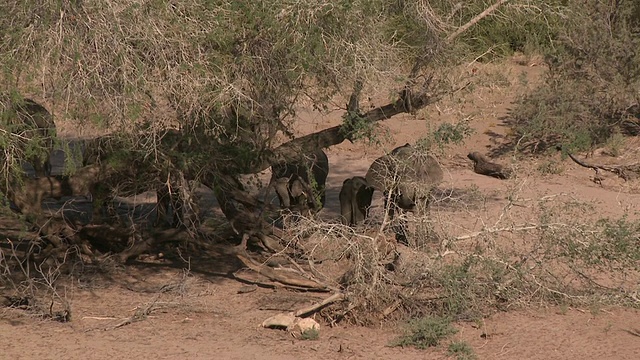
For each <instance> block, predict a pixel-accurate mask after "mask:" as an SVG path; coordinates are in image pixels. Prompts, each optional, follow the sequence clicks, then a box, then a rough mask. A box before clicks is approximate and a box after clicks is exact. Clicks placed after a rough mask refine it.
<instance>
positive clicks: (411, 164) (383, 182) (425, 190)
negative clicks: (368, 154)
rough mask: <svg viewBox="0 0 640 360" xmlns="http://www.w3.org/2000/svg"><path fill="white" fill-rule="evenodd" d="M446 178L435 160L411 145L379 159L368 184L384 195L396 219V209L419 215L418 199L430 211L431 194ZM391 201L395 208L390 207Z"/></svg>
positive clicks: (368, 176)
mask: <svg viewBox="0 0 640 360" xmlns="http://www.w3.org/2000/svg"><path fill="white" fill-rule="evenodd" d="M443 176H444V173H443V171H442V168H441V167H440V165H439V164H438V161H437V160H436V159H435V158H434V157H433V156H431V155H428V154H424V153H421V152H419V151H417V150H416V149H415V148H414V147H413V146H411V145H410V144H408V143H407V144H405V145H403V146H399V147H397V148H395V149H393V150H392V151H391V152H390V153H389V154H387V155H384V156H381V157H379V158H377V159H376V160H375V161H374V162H373V163H372V164H371V166H370V167H369V170H368V171H367V175H366V180H367V183H368V184H369V186H371V187H373V188H374V189H376V190H379V191H382V192H383V193H384V198H385V208H387V209H388V212H389V217H390V218H393V216H394V214H395V210H396V207H397V208H399V209H401V210H404V211H415V210H416V205H417V202H416V201H417V200H418V199H420V200H422V201H424V204H425V207H426V208H428V206H429V202H430V201H429V198H430V195H431V191H432V190H433V188H434V187H435V186H436V185H438V184H439V183H440V182H441V181H442V179H443ZM388 200H390V202H391V204H387V201H388ZM389 205H391V206H389ZM402 227H403V228H404V226H402ZM396 239H398V240H399V241H402V242H406V238H405V237H404V235H403V234H398V233H397V234H396Z"/></svg>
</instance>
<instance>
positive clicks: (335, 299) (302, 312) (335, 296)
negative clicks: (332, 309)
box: [294, 292, 345, 316]
mask: <svg viewBox="0 0 640 360" xmlns="http://www.w3.org/2000/svg"><path fill="white" fill-rule="evenodd" d="M344 299H345V296H344V293H341V292H338V293H335V294H333V295H331V296H329V297H328V298H326V299H324V300H322V301H321V302H319V303H317V304H313V305H311V306H308V307H306V308H302V309H299V310H298V311H296V312H295V313H294V315H295V316H304V315H309V314H311V313H313V312H316V311H318V310H320V309H322V308H323V307H325V306H327V305H329V304H333V303H334V302H338V301H342V300H344Z"/></svg>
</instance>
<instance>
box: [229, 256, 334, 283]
mask: <svg viewBox="0 0 640 360" xmlns="http://www.w3.org/2000/svg"><path fill="white" fill-rule="evenodd" d="M236 256H237V257H238V259H239V260H240V261H242V263H243V264H244V265H245V266H246V267H248V268H249V269H251V270H253V271H255V272H256V273H258V274H260V275H263V276H265V277H267V278H269V279H270V280H274V281H277V282H280V283H282V284H284V285H291V286H296V287H300V288H305V289H307V290H315V291H328V287H327V286H326V285H324V284H320V283H318V282H316V281H313V280H309V279H307V278H305V277H303V276H301V275H299V274H298V273H295V272H289V273H282V272H278V271H276V270H274V269H272V268H270V267H268V266H266V265H262V264H259V263H257V262H256V261H254V260H253V259H251V258H249V257H248V256H247V255H246V254H236Z"/></svg>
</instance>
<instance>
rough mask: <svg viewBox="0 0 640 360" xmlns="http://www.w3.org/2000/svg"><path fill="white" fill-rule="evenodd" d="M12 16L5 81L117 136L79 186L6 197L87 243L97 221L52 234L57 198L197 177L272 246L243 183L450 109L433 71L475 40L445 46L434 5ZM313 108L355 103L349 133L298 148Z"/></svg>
mask: <svg viewBox="0 0 640 360" xmlns="http://www.w3.org/2000/svg"><path fill="white" fill-rule="evenodd" d="M502 2H504V1H501V2H500V3H502ZM418 10H419V11H418ZM0 14H3V15H0V35H1V36H2V38H3V39H5V41H3V42H2V43H0V64H2V67H3V74H2V77H1V78H0V81H1V83H2V85H3V87H4V88H5V89H8V92H11V93H13V94H17V96H20V94H37V95H38V96H39V97H40V98H41V99H44V100H45V101H46V102H47V105H49V106H50V107H51V108H52V109H53V112H54V113H55V114H56V116H57V119H58V120H61V119H65V120H66V121H72V122H76V123H77V124H85V123H88V122H89V123H92V124H94V125H99V126H100V127H102V128H104V129H107V130H108V132H109V133H110V135H109V137H108V138H102V139H99V141H98V142H99V143H100V144H101V146H99V147H100V148H101V149H102V153H101V155H99V156H98V159H99V160H100V161H97V162H94V163H93V164H89V165H87V166H85V167H84V168H81V169H79V170H77V171H76V172H75V174H72V175H70V176H64V177H56V178H49V179H36V180H34V179H26V178H24V177H23V176H22V174H20V173H16V172H15V171H10V170H7V171H5V172H4V173H3V176H4V178H5V179H6V181H5V183H6V184H8V186H6V187H5V189H4V192H5V194H6V195H7V196H8V197H9V198H10V199H11V200H12V201H13V202H14V203H16V204H19V205H18V206H19V207H20V208H21V209H22V211H23V212H27V213H29V215H30V216H31V217H32V221H33V223H34V224H36V225H37V226H38V227H40V228H41V229H43V231H44V232H45V235H48V236H59V235H60V234H61V233H64V234H65V235H64V236H63V237H72V238H75V239H76V241H82V239H78V236H80V235H81V233H82V231H81V230H82V227H81V226H80V225H78V224H75V225H73V226H72V227H73V231H68V229H67V227H68V226H70V225H69V224H68V223H66V222H64V220H61V221H60V222H59V223H58V225H56V226H53V225H52V224H56V223H55V222H51V221H49V219H48V218H47V217H45V216H44V215H43V214H42V212H41V211H40V207H39V204H40V201H41V199H42V198H43V197H59V196H63V195H71V194H73V195H77V194H84V193H86V192H92V193H96V192H97V191H98V188H100V187H104V186H105V185H106V186H107V187H109V188H115V189H123V188H122V187H120V186H119V185H120V184H122V183H126V184H128V185H127V187H128V190H129V191H132V192H140V191H143V190H149V189H157V188H159V187H160V186H162V185H163V184H164V183H166V182H167V179H169V180H170V181H169V182H170V183H171V185H172V186H176V187H177V189H178V190H179V191H180V193H181V194H182V195H183V197H184V198H188V197H189V192H190V189H189V186H188V181H189V180H198V181H200V182H202V183H203V184H205V185H207V186H209V187H211V188H212V189H213V190H214V191H215V193H216V196H217V198H218V202H219V203H220V205H221V207H222V210H223V212H224V214H225V216H226V217H227V218H228V219H229V221H230V222H231V224H232V227H234V229H236V231H238V233H241V234H249V236H254V237H256V238H257V239H258V240H259V241H263V242H264V241H265V236H269V234H270V230H267V229H265V227H262V226H260V224H262V222H261V221H260V220H259V219H258V218H257V217H256V215H255V211H254V210H255V209H257V208H260V207H263V206H264V204H261V203H260V201H259V200H257V199H254V198H252V197H251V196H249V195H248V194H247V193H246V192H245V191H244V190H243V185H242V183H241V182H240V181H239V178H238V176H239V175H240V174H253V173H257V172H259V171H261V170H264V169H266V168H268V167H269V166H271V164H274V163H276V162H288V161H296V160H299V159H300V156H301V154H304V153H310V152H311V151H312V150H313V149H315V148H324V147H329V146H331V145H335V144H339V143H341V142H343V141H344V140H346V139H349V140H352V141H353V140H355V139H356V138H357V136H358V130H359V129H361V128H362V127H363V126H365V127H366V126H371V124H373V123H374V122H376V121H380V120H384V119H388V118H390V117H392V116H394V115H397V114H399V113H403V112H414V111H416V110H418V109H420V108H422V107H424V106H426V105H428V104H430V103H432V102H434V101H437V100H438V99H439V97H440V96H442V95H443V94H444V93H445V92H446V91H447V89H446V87H445V86H444V84H445V83H444V82H443V81H441V80H442V79H441V78H440V77H438V76H436V75H435V74H434V73H433V72H432V71H430V69H429V65H430V64H431V63H432V62H433V61H435V60H436V59H438V56H440V54H441V53H442V50H443V49H445V48H446V46H447V43H446V42H447V41H451V40H452V39H453V38H454V37H455V36H457V34H459V33H460V32H457V33H454V34H453V35H451V36H449V37H448V38H446V32H444V31H443V29H445V25H446V24H444V23H443V22H442V21H441V20H440V19H439V17H438V15H437V13H436V12H435V11H434V10H433V9H431V8H430V7H429V6H428V3H426V2H423V1H417V2H400V3H398V2H395V1H387V0H348V1H343V2H339V3H336V2H322V1H319V2H315V1H310V2H295V3H290V2H288V1H234V2H227V1H194V2H178V3H173V2H168V1H149V2H143V3H140V2H137V1H131V0H120V1H109V2H106V1H105V2H100V1H96V2H82V1H71V2H58V1H50V0H45V1H41V2H26V3H25V2H19V1H7V2H4V3H3V4H2V5H0ZM481 16H486V13H485V14H483V15H481ZM399 23H400V24H404V25H405V26H404V28H403V30H402V31H397V27H398V24H399ZM407 29H409V30H407ZM465 29H466V28H465ZM463 30H464V29H463ZM416 33H418V34H421V36H415V34H416ZM409 34H410V35H411V36H410V35H409ZM445 38H446V40H443V39H445ZM407 70H408V71H407ZM403 73H408V75H406V76H404V77H401V78H400V79H399V80H398V76H397V74H403ZM392 79H393V80H394V83H395V84H396V88H397V89H398V90H397V95H396V96H395V99H393V100H392V101H391V102H390V103H389V104H387V105H383V106H380V107H378V108H376V109H373V110H371V111H369V112H366V113H363V112H362V111H361V109H360V108H359V106H358V100H359V97H360V95H361V93H362V92H363V91H367V89H370V88H371V86H375V84H376V83H378V82H381V81H387V82H388V81H390V80H392ZM302 98H304V99H306V100H307V101H310V102H311V104H312V105H313V106H314V107H316V108H319V109H323V108H326V106H327V104H329V103H330V101H332V100H333V99H336V98H338V99H344V100H343V101H344V102H345V103H347V99H349V100H348V104H347V105H345V117H344V119H345V121H344V123H343V124H342V125H340V126H337V127H333V128H329V129H325V130H322V131H320V132H317V133H315V134H311V135H308V136H304V137H300V138H295V139H294V138H293V136H292V135H291V131H290V127H291V125H292V123H293V121H294V119H295V106H296V105H297V104H298V103H299V101H300V99H302ZM7 141H9V142H10V141H11V137H10V136H9V138H8V140H7ZM45 182H53V184H54V186H46V184H45ZM20 184H24V185H23V186H21V185H20ZM239 214H242V216H238V215H239ZM242 220H249V221H242ZM256 224H258V225H257V226H256ZM45 225H46V226H45ZM65 229H67V230H65ZM127 231H128V230H127ZM125 233H126V231H125ZM78 234H80V235H78Z"/></svg>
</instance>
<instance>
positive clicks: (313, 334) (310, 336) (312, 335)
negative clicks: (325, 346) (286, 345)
mask: <svg viewBox="0 0 640 360" xmlns="http://www.w3.org/2000/svg"><path fill="white" fill-rule="evenodd" d="M319 338H320V332H319V331H318V329H316V328H313V329H309V330H306V331H304V332H303V333H302V335H301V336H300V339H301V340H318V339H319Z"/></svg>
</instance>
